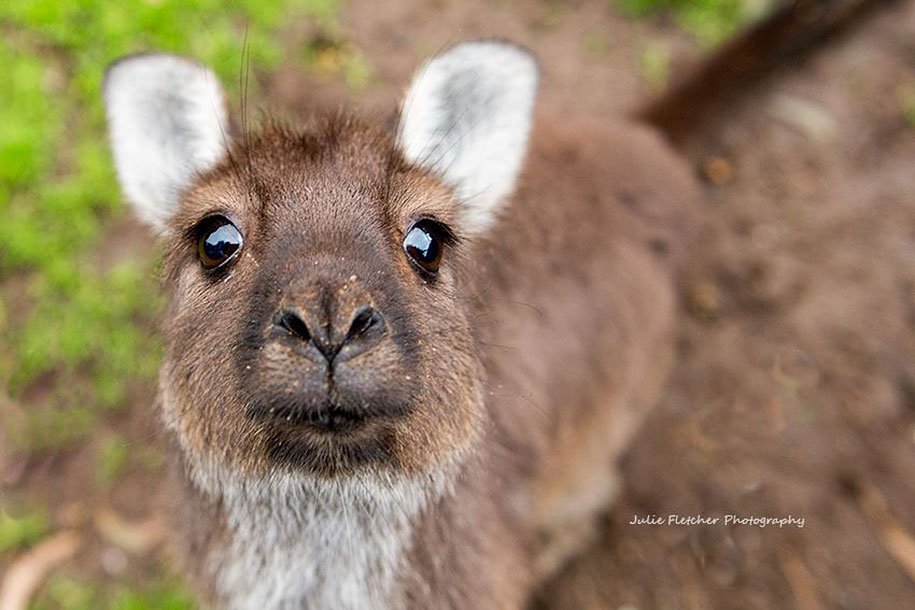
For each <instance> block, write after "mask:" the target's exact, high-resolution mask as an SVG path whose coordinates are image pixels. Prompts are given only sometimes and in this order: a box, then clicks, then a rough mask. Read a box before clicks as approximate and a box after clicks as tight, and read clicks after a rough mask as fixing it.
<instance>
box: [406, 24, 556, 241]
mask: <svg viewBox="0 0 915 610" xmlns="http://www.w3.org/2000/svg"><path fill="white" fill-rule="evenodd" d="M538 80H539V70H538V66H537V61H536V59H535V58H534V56H533V55H532V54H531V53H530V52H529V51H527V50H526V49H523V48H521V47H519V46H516V45H513V44H510V43H506V42H501V41H493V40H487V41H476V42H469V43H464V44H461V45H458V46H455V47H453V48H451V49H450V50H448V51H446V52H444V53H442V54H440V55H438V56H436V57H433V58H432V59H431V60H429V61H428V62H426V64H425V65H424V66H423V67H422V68H421V69H420V70H419V71H418V72H417V73H416V75H415V76H414V78H413V82H412V83H411V85H410V87H409V89H408V91H407V94H406V96H405V98H404V101H403V105H402V110H401V118H400V123H399V126H398V143H399V145H400V147H401V148H402V150H403V152H404V154H405V156H406V158H407V159H408V160H409V161H410V162H412V163H414V164H417V165H420V166H422V167H424V168H426V169H428V170H430V171H432V172H433V173H435V174H437V175H438V176H439V177H441V178H442V180H444V182H445V183H446V184H448V185H449V186H451V187H452V188H453V189H454V193H455V196H456V197H457V199H458V201H459V203H460V206H461V219H462V224H463V227H462V228H463V229H464V230H465V231H467V232H469V233H477V232H482V231H485V230H486V228H487V227H489V226H490V225H491V224H492V222H493V221H494V219H495V218H496V216H497V214H498V212H499V209H500V208H501V206H502V203H503V202H504V200H505V198H506V197H507V196H509V195H510V194H511V193H512V191H513V190H514V188H515V183H516V181H517V178H518V174H519V173H520V170H521V167H522V164H523V161H524V157H525V153H526V151H527V143H528V135H529V132H530V128H531V120H532V114H533V108H534V100H535V98H536V92H537V83H538Z"/></svg>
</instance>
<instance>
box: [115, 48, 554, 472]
mask: <svg viewBox="0 0 915 610" xmlns="http://www.w3.org/2000/svg"><path fill="white" fill-rule="evenodd" d="M536 82H537V68H536V64H535V62H534V60H533V59H532V58H531V56H530V55H529V54H528V53H526V52H525V51H522V50H520V49H519V48H517V47H514V46H511V45H508V44H503V43H499V42H476V43H469V44H464V45H460V46H458V47H455V48H453V49H451V50H449V51H447V52H445V53H444V54H442V55H439V56H438V57H435V58H433V59H432V60H431V61H429V62H428V63H427V64H426V65H425V66H424V67H423V68H422V69H421V70H420V71H419V72H418V74H417V76H416V77H415V79H414V81H413V83H412V85H411V86H410V88H409V91H408V93H407V95H406V97H405V99H404V102H403V105H402V109H401V114H400V120H399V125H398V127H397V129H396V130H395V132H394V133H389V132H387V131H385V130H383V129H377V128H373V127H370V126H366V125H364V124H362V123H360V122H359V121H357V120H354V119H351V118H341V117H335V118H328V119H323V120H317V121H315V122H313V123H312V124H309V125H306V126H303V127H300V128H299V127H296V128H291V127H287V126H282V125H275V124H268V125H267V126H265V127H263V128H261V129H260V130H259V131H257V132H254V133H248V134H241V135H238V136H237V137H236V136H234V134H233V133H232V131H231V130H230V123H229V119H228V113H227V110H226V104H225V99H224V95H223V93H222V90H221V88H220V87H219V85H218V84H217V81H216V78H215V77H214V75H213V74H212V72H210V71H209V70H207V69H206V68H204V67H202V66H200V65H198V64H196V63H193V62H191V61H188V60H185V59H182V58H178V57H174V56H169V55H142V56H134V57H130V58H127V59H124V60H121V61H120V62H118V63H116V64H115V65H113V66H112V67H111V69H110V70H109V73H108V76H107V79H106V82H105V91H104V94H105V101H106V106H107V113H108V119H109V127H110V135H111V142H112V148H113V151H114V159H115V163H116V166H117V170H118V175H119V178H120V182H121V184H122V187H123V190H124V193H125V195H126V197H127V199H128V200H129V201H130V202H131V204H132V205H133V206H134V208H135V209H136V212H137V214H138V215H139V216H140V217H141V218H142V219H143V220H145V221H147V222H148V223H149V224H150V225H151V226H152V227H153V228H154V229H155V230H156V231H157V232H159V233H160V234H161V235H162V236H163V238H164V240H165V241H166V256H165V262H164V271H165V273H164V275H165V285H166V292H167V295H168V303H169V307H168V313H167V319H166V324H165V329H166V343H167V353H166V359H165V363H164V364H163V367H162V371H161V376H160V392H161V403H162V409H163V417H164V421H165V422H166V423H167V425H168V426H169V428H170V429H171V430H173V431H174V433H175V435H176V436H177V438H178V441H179V444H180V447H181V449H182V451H183V453H184V454H185V457H186V462H187V464H188V467H189V468H190V469H191V470H192V471H193V470H195V469H203V468H206V467H211V466H216V467H218V468H221V469H223V470H224V471H227V472H232V473H234V474H237V475H239V476H243V477H253V478H255V479H261V480H262V479H263V478H265V477H266V478H269V477H274V476H276V475H285V476H289V475H291V476H300V475H301V476H303V477H311V478H313V479H314V478H318V479H324V478H332V477H351V476H357V475H358V476H365V475H368V476H377V475H384V474H387V475H404V476H409V477H421V476H424V475H426V474H428V473H430V472H432V471H433V470H436V469H440V468H442V467H444V466H447V465H452V464H456V463H459V462H460V460H461V458H462V456H464V455H466V454H467V451H468V449H469V448H470V447H472V445H473V443H474V442H475V441H476V440H478V439H479V438H480V432H481V428H482V425H483V422H484V421H485V417H486V413H485V407H484V403H483V390H482V377H483V372H482V366H481V362H480V359H479V357H478V354H477V348H476V343H475V337H474V321H473V319H472V315H471V312H470V306H471V302H472V298H473V289H472V286H473V270H474V267H475V266H476V265H485V262H486V261H485V260H474V258H475V253H476V252H479V253H480V254H482V253H483V250H482V249H479V250H478V249H475V248H474V243H475V242H476V241H477V240H479V239H480V238H481V237H483V236H485V235H486V233H487V231H488V230H489V228H490V227H491V226H492V225H493V222H494V220H495V218H496V217H497V215H498V214H499V212H500V208H502V207H503V204H504V202H505V200H506V198H507V197H508V196H509V195H510V194H511V192H512V190H513V188H514V184H515V181H516V178H517V175H518V173H519V170H520V167H521V164H522V161H523V157H524V154H525V149H526V145H527V137H528V131H529V127H530V121H531V112H532V107H533V101H534V95H535V89H536Z"/></svg>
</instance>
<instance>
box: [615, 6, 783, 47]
mask: <svg viewBox="0 0 915 610" xmlns="http://www.w3.org/2000/svg"><path fill="white" fill-rule="evenodd" d="M615 2H616V5H617V6H618V7H619V8H620V9H621V10H622V11H623V12H624V13H626V14H628V15H629V16H631V17H645V16H647V15H650V14H656V13H664V14H669V15H671V16H672V17H673V18H674V21H675V22H676V23H677V25H679V26H680V27H681V28H683V29H684V30H686V31H687V32H690V33H691V34H692V35H693V36H695V37H696V39H697V40H698V41H699V43H700V44H702V45H703V46H706V47H710V46H713V45H716V44H718V43H720V42H722V41H723V40H725V39H726V38H728V37H729V36H731V35H732V34H734V33H735V32H736V31H737V30H738V29H740V28H741V27H742V26H743V25H745V24H746V23H747V22H749V21H751V20H753V19H755V18H757V17H759V16H761V15H762V14H763V13H765V12H766V11H767V10H769V9H770V8H771V6H772V4H773V2H774V0H615Z"/></svg>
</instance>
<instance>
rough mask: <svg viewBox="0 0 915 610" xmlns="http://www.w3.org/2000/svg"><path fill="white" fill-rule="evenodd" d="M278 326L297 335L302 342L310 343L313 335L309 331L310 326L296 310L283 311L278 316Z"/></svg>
mask: <svg viewBox="0 0 915 610" xmlns="http://www.w3.org/2000/svg"><path fill="white" fill-rule="evenodd" d="M276 325H277V326H280V327H282V328H284V329H285V330H286V331H287V332H289V333H290V334H292V335H295V336H296V337H298V338H299V339H301V340H302V341H310V340H311V333H310V332H309V331H308V325H307V324H305V320H303V319H302V316H300V315H299V313H298V312H297V311H295V310H294V309H282V310H280V312H279V313H278V314H277V317H276Z"/></svg>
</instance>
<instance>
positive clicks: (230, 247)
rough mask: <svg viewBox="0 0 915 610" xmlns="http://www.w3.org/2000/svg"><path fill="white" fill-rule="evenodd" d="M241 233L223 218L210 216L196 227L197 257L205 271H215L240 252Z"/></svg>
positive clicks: (229, 221)
mask: <svg viewBox="0 0 915 610" xmlns="http://www.w3.org/2000/svg"><path fill="white" fill-rule="evenodd" d="M242 241H243V240H242V237H241V232H240V231H239V230H238V227H236V226H235V225H234V224H232V221H231V220H229V219H228V218H226V217H225V216H210V217H208V218H204V219H203V220H202V221H201V222H200V224H199V225H197V255H198V256H199V257H200V263H201V264H202V265H203V266H204V267H205V268H206V269H216V268H217V267H221V266H222V265H225V264H226V263H227V262H229V261H230V260H232V259H233V258H235V255H236V254H238V252H239V250H241V245H242Z"/></svg>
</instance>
